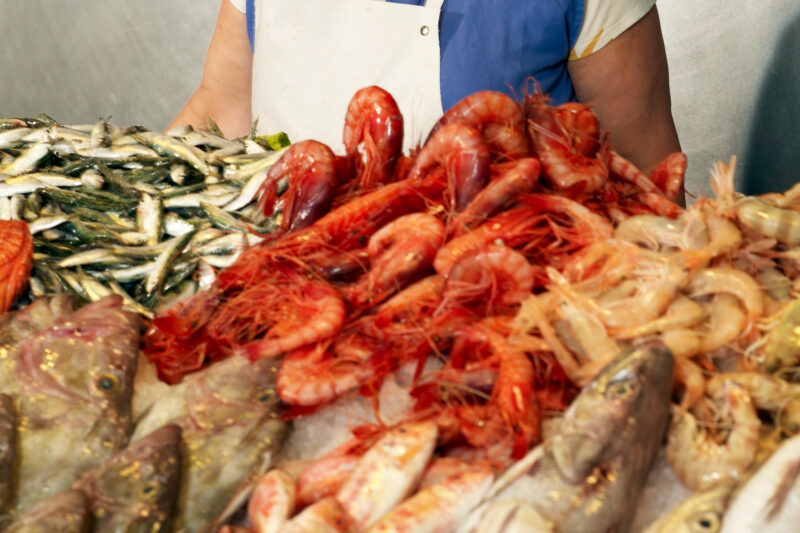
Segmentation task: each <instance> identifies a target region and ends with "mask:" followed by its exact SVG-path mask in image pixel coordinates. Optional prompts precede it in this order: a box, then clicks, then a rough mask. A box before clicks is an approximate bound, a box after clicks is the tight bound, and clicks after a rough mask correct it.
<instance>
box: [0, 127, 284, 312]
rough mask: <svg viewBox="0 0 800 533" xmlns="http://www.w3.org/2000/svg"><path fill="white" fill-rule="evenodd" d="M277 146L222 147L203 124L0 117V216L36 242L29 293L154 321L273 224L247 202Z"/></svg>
mask: <svg viewBox="0 0 800 533" xmlns="http://www.w3.org/2000/svg"><path fill="white" fill-rule="evenodd" d="M286 145H288V138H286V136H285V134H281V133H278V134H275V135H268V136H260V137H255V136H254V135H251V136H250V137H248V138H242V139H235V140H228V139H225V138H224V137H223V136H222V135H221V134H220V133H219V131H218V130H215V128H214V127H213V126H211V125H210V126H209V129H208V130H194V129H192V128H190V127H184V128H177V129H174V130H171V131H169V132H167V133H166V134H164V135H161V134H157V133H154V132H152V131H148V130H146V129H144V128H141V127H137V126H131V127H128V128H120V127H117V126H114V125H113V124H110V123H108V121H106V120H100V121H99V122H98V123H97V124H93V125H75V126H64V125H61V124H59V123H57V122H56V121H54V120H53V119H52V118H50V117H47V116H46V115H40V116H39V117H38V118H35V119H0V220H12V219H22V220H25V221H27V222H28V226H29V228H30V231H31V233H32V234H33V236H34V244H35V248H34V249H35V255H34V260H35V265H36V266H35V270H34V273H33V274H34V275H33V277H32V278H31V288H30V290H31V293H32V294H31V296H33V297H40V296H43V295H44V294H53V293H58V292H67V293H72V294H74V295H75V296H77V297H78V298H80V299H81V300H84V301H96V300H98V299H100V298H102V297H103V296H106V295H108V294H111V293H116V294H119V295H120V296H122V297H123V298H124V299H125V302H126V307H128V308H130V309H132V310H135V311H136V312H139V313H140V314H142V315H143V316H148V317H152V316H153V311H152V309H153V308H154V307H155V306H156V305H157V304H158V303H159V302H169V301H170V297H171V296H176V297H177V296H179V295H182V296H185V295H187V294H192V293H193V291H194V290H195V289H196V288H197V283H198V281H197V280H194V279H193V275H194V274H195V272H196V271H198V270H199V271H200V273H201V275H200V276H198V277H199V278H200V283H208V279H207V278H208V277H209V276H212V277H213V270H214V269H213V268H211V267H215V268H222V267H225V266H228V265H230V264H231V263H233V261H235V259H236V258H237V257H238V255H239V253H240V252H241V251H242V249H243V248H244V247H245V246H246V245H250V244H254V243H256V242H259V241H260V240H261V237H259V234H261V233H266V232H269V231H271V230H272V229H273V228H274V222H273V221H272V220H271V219H264V218H263V217H259V216H258V215H257V213H256V210H255V198H256V194H257V192H258V190H259V187H260V186H261V184H262V183H263V182H264V180H265V179H266V175H267V170H268V169H269V167H270V166H271V165H272V164H273V163H274V162H275V161H277V159H278V158H279V157H280V155H281V153H282V150H281V148H282V147H284V146H286ZM202 274H205V281H203V280H204V276H203V275H202ZM29 299H30V298H28V300H29Z"/></svg>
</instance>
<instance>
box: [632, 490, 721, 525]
mask: <svg viewBox="0 0 800 533" xmlns="http://www.w3.org/2000/svg"><path fill="white" fill-rule="evenodd" d="M732 490H733V486H732V485H729V484H725V485H722V486H717V487H714V488H712V489H709V490H706V491H703V492H697V493H695V494H692V495H691V496H689V497H688V498H686V499H685V500H683V501H682V502H681V503H679V504H678V505H677V506H675V507H674V508H673V509H672V510H671V511H670V512H669V513H667V514H666V515H664V516H662V517H661V518H659V519H658V520H657V521H655V522H653V523H652V524H650V526H649V527H648V528H647V529H646V530H645V531H644V533H696V532H698V531H704V532H706V533H718V532H719V530H720V528H721V527H722V515H723V513H724V512H725V508H726V507H727V504H728V501H729V500H730V497H731V491H732Z"/></svg>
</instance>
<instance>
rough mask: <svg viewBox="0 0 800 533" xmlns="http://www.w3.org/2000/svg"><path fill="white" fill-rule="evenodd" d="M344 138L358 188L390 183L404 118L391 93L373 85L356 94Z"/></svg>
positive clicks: (399, 153) (399, 146) (351, 101)
mask: <svg viewBox="0 0 800 533" xmlns="http://www.w3.org/2000/svg"><path fill="white" fill-rule="evenodd" d="M343 138H344V146H345V151H346V152H347V159H348V163H349V166H350V168H351V169H352V170H353V172H354V173H355V178H356V180H357V183H358V186H359V188H361V189H363V190H371V189H374V188H376V187H377V186H379V185H382V184H385V183H389V182H390V181H393V179H394V175H395V174H394V170H395V166H396V165H397V161H398V159H399V157H400V155H401V154H402V149H403V115H402V114H401V113H400V108H399V107H398V106H397V102H395V100H394V98H393V97H392V95H391V94H389V93H388V92H386V91H385V90H383V89H381V88H380V87H376V86H374V85H373V86H370V87H365V88H363V89H360V90H359V91H357V92H356V94H355V95H353V98H352V100H350V105H348V106H347V114H346V115H345V119H344V135H343Z"/></svg>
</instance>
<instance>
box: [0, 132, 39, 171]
mask: <svg viewBox="0 0 800 533" xmlns="http://www.w3.org/2000/svg"><path fill="white" fill-rule="evenodd" d="M48 152H50V143H48V142H46V141H39V142H37V143H36V144H34V145H33V146H31V147H30V148H28V149H27V150H25V151H24V152H23V153H22V155H20V156H19V157H18V158H16V159H15V160H14V161H13V162H11V163H9V164H8V165H5V166H3V167H0V174H7V175H9V176H17V175H19V174H24V173H25V172H28V171H29V170H30V169H32V168H33V167H35V166H36V165H37V164H38V163H39V161H41V160H42V159H43V158H44V156H46V155H47V154H48Z"/></svg>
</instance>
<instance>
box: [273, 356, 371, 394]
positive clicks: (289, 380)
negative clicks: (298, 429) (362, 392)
mask: <svg viewBox="0 0 800 533" xmlns="http://www.w3.org/2000/svg"><path fill="white" fill-rule="evenodd" d="M351 353H355V352H351ZM348 355H350V354H348ZM360 355H363V356H364V357H357V358H353V357H339V354H337V353H335V352H334V351H333V350H332V349H331V342H330V341H324V342H320V343H317V344H314V345H311V346H308V347H305V348H300V349H297V350H295V351H293V352H291V353H290V354H289V355H287V356H286V357H285V358H284V359H283V361H282V362H281V366H280V369H279V370H278V379H277V390H278V395H279V396H280V398H281V400H283V401H284V402H286V403H288V404H291V405H306V406H310V405H318V404H321V403H325V402H329V401H331V400H333V399H335V398H337V397H338V396H340V395H341V394H344V393H345V392H347V391H350V390H353V389H355V388H357V387H358V386H360V385H361V384H362V383H363V382H365V381H366V380H367V379H369V378H370V377H372V376H373V372H372V371H371V369H369V368H368V367H367V366H366V365H364V363H365V361H366V358H367V357H368V356H369V355H371V352H369V351H363V352H361V354H360Z"/></svg>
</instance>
